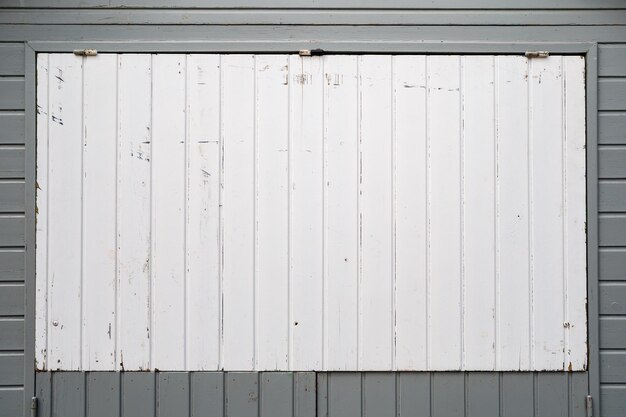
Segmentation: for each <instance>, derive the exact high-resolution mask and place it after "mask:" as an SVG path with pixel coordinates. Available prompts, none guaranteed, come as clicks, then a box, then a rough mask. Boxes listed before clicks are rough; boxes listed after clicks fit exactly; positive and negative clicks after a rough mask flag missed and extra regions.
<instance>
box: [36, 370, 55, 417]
mask: <svg viewBox="0 0 626 417" xmlns="http://www.w3.org/2000/svg"><path fill="white" fill-rule="evenodd" d="M35 395H36V396H37V417H52V372H37V374H36V375H35Z"/></svg>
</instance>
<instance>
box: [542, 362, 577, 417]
mask: <svg viewBox="0 0 626 417" xmlns="http://www.w3.org/2000/svg"><path fill="white" fill-rule="evenodd" d="M535 375H536V387H535V395H536V397H535V401H536V404H535V407H536V411H537V417H567V408H568V398H567V393H568V391H569V390H568V381H567V374H566V373H564V372H538V373H536V374H535Z"/></svg>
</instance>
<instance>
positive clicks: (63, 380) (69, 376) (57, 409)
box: [52, 67, 86, 417]
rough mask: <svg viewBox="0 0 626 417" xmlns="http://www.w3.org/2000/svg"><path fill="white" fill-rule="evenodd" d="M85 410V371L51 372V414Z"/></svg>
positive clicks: (80, 412)
mask: <svg viewBox="0 0 626 417" xmlns="http://www.w3.org/2000/svg"><path fill="white" fill-rule="evenodd" d="M64 68H67V67H64ZM64 73H65V71H64ZM65 74H66V75H67V73H65ZM85 410H86V408H85V373H84V372H55V373H53V375H52V416H55V417H56V416H82V415H85Z"/></svg>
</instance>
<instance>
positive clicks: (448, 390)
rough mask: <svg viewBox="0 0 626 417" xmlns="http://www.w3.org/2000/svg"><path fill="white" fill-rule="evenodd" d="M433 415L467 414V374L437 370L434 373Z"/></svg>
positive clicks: (446, 416)
mask: <svg viewBox="0 0 626 417" xmlns="http://www.w3.org/2000/svg"><path fill="white" fill-rule="evenodd" d="M432 378H433V379H432V382H431V390H432V394H431V395H432V397H431V398H432V405H431V407H432V409H431V416H432V417H457V416H458V417H464V416H465V374H464V373H462V372H437V373H433V374H432Z"/></svg>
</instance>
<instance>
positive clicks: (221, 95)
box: [217, 55, 226, 413]
mask: <svg viewBox="0 0 626 417" xmlns="http://www.w3.org/2000/svg"><path fill="white" fill-rule="evenodd" d="M218 66H219V102H220V104H219V139H218V140H219V151H218V152H219V184H218V190H219V204H218V206H219V227H218V235H219V237H218V242H219V268H218V269H219V273H218V275H219V279H218V281H219V283H218V287H219V297H218V323H219V325H218V339H219V343H218V362H217V363H218V369H219V370H223V369H224V210H223V207H222V206H223V205H224V126H223V107H224V77H223V73H224V70H223V62H222V55H219V64H218ZM225 378H226V377H224V384H225V383H226V379H225ZM224 392H226V387H225V386H224ZM224 395H226V394H224ZM225 398H226V397H224V399H225ZM224 407H226V403H224ZM225 410H226V409H225V408H224V413H226V411H225Z"/></svg>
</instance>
